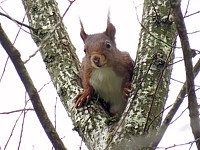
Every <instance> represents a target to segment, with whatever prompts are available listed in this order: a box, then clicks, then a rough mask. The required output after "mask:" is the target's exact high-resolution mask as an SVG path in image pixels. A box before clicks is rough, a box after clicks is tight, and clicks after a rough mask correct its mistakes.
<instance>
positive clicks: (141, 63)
mask: <svg viewBox="0 0 200 150" xmlns="http://www.w3.org/2000/svg"><path fill="white" fill-rule="evenodd" d="M23 4H24V6H25V9H26V12H27V16H28V20H29V23H30V26H31V27H33V28H35V30H34V31H32V34H33V39H34V41H35V42H36V44H37V45H38V47H40V52H41V55H42V57H43V60H44V62H45V64H46V67H47V70H48V72H49V74H50V76H51V79H52V81H53V83H54V85H55V87H56V89H57V92H58V94H59V96H60V99H61V101H62V102H63V105H64V106H65V108H66V110H67V112H68V114H69V116H70V117H71V119H72V121H73V123H74V126H75V128H74V129H76V130H77V131H78V133H79V134H80V136H81V137H82V138H83V140H84V142H85V143H86V145H87V147H88V149H95V150H101V149H120V150H123V149H126V150H127V149H140V148H142V147H145V146H147V145H148V143H149V141H148V137H147V138H146V139H144V135H149V136H150V134H151V133H154V132H156V130H157V128H159V126H160V123H161V117H162V114H161V111H162V110H163V108H164V105H165V101H166V98H167V94H168V88H169V80H170V74H171V66H168V64H169V63H171V62H172V60H173V45H174V43H175V37H176V35H175V28H174V25H173V23H172V22H171V20H170V19H171V14H170V6H169V2H168V1H167V0H160V1H156V0H153V3H151V1H148V0H146V1H145V2H144V10H143V16H142V22H141V24H142V30H141V34H140V39H139V45H138V51H137V60H136V68H135V77H134V81H133V92H132V96H131V97H130V98H129V104H128V106H127V108H126V110H125V113H124V114H123V116H122V117H121V119H120V120H119V122H118V123H115V124H111V123H112V119H111V121H109V119H110V118H109V116H108V115H107V114H106V113H105V111H104V110H103V109H102V108H101V106H100V105H99V102H98V101H97V100H96V99H94V101H92V102H91V103H90V104H89V105H88V106H86V107H83V108H81V109H78V110H76V109H75V108H74V104H73V97H74V96H75V95H76V94H77V93H78V92H79V91H80V87H79V86H78V84H77V79H78V68H79V60H78V58H77V56H76V54H75V48H74V47H73V46H72V43H71V41H70V39H69V36H68V34H67V31H66V28H65V27H64V25H63V23H62V21H61V17H60V14H59V10H58V8H57V3H56V2H55V1H54V0H23ZM133 9H134V8H133ZM133 40H134V39H133ZM149 133H150V134H149Z"/></svg>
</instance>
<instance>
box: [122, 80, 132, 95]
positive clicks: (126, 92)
mask: <svg viewBox="0 0 200 150" xmlns="http://www.w3.org/2000/svg"><path fill="white" fill-rule="evenodd" d="M130 93H131V84H129V83H127V84H126V86H125V87H124V88H123V94H124V96H125V97H129V95H130Z"/></svg>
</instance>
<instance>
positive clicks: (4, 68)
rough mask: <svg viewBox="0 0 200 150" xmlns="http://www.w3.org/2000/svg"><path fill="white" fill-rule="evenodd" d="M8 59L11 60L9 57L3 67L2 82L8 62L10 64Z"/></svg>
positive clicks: (0, 79)
mask: <svg viewBox="0 0 200 150" xmlns="http://www.w3.org/2000/svg"><path fill="white" fill-rule="evenodd" d="M8 60H9V57H7V59H6V62H5V65H4V67H3V72H2V74H1V78H0V82H1V81H2V79H3V75H4V74H5V71H6V67H7V64H8Z"/></svg>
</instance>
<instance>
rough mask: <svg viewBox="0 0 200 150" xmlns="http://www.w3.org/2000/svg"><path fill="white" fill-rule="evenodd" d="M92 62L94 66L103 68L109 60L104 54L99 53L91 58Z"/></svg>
mask: <svg viewBox="0 0 200 150" xmlns="http://www.w3.org/2000/svg"><path fill="white" fill-rule="evenodd" d="M91 63H92V66H93V67H95V68H101V67H103V66H105V65H106V64H107V61H106V59H105V57H104V56H102V55H98V56H93V57H92V58H91Z"/></svg>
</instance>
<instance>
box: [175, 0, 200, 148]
mask: <svg viewBox="0 0 200 150" xmlns="http://www.w3.org/2000/svg"><path fill="white" fill-rule="evenodd" d="M171 6H172V10H173V16H174V22H175V25H176V29H177V31H178V34H179V37H180V41H181V46H182V50H183V57H184V62H185V70H186V83H187V84H186V85H187V86H186V87H187V93H188V108H189V115H190V126H191V128H192V133H193V135H194V138H195V140H197V139H199V138H200V120H199V111H198V103H197V98H196V93H195V86H194V75H193V65H192V51H191V48H190V44H189V40H188V36H187V30H186V27H185V22H184V18H183V15H182V12H181V7H180V1H178V0H176V1H174V0H171ZM196 145H197V148H198V149H200V141H199V140H197V141H196Z"/></svg>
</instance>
